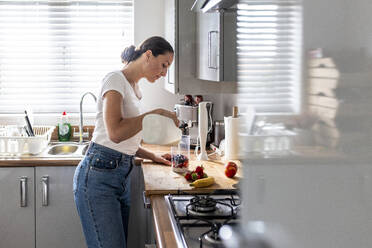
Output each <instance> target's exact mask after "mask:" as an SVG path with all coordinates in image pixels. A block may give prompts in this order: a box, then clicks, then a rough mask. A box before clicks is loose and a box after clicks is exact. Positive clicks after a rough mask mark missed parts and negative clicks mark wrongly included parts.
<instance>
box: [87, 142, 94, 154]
mask: <svg viewBox="0 0 372 248" xmlns="http://www.w3.org/2000/svg"><path fill="white" fill-rule="evenodd" d="M93 143H94V142H93V141H90V142H89V145H88V148H87V152H86V155H88V153H89V151H90V149H91V148H92V146H93Z"/></svg>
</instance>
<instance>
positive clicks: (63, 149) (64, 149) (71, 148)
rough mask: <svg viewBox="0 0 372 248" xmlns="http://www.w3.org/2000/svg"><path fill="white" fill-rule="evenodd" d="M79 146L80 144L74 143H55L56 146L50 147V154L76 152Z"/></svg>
mask: <svg viewBox="0 0 372 248" xmlns="http://www.w3.org/2000/svg"><path fill="white" fill-rule="evenodd" d="M78 148H79V146H78V145H72V144H68V145H55V146H52V147H51V148H50V149H49V151H48V154H50V155H70V154H73V153H75V152H76V151H77V150H78Z"/></svg>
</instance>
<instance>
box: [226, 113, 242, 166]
mask: <svg viewBox="0 0 372 248" xmlns="http://www.w3.org/2000/svg"><path fill="white" fill-rule="evenodd" d="M224 121H225V159H226V160H229V159H239V136H238V132H239V122H240V118H239V117H237V118H232V117H231V116H228V117H224Z"/></svg>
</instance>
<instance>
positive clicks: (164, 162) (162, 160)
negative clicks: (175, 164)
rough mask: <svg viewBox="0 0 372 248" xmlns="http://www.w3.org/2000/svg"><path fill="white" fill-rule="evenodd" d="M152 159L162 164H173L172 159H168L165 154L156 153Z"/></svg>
mask: <svg viewBox="0 0 372 248" xmlns="http://www.w3.org/2000/svg"><path fill="white" fill-rule="evenodd" d="M152 161H154V162H156V163H160V164H165V165H169V166H171V161H169V160H166V159H165V158H164V157H163V156H158V155H155V156H154V157H153V159H152Z"/></svg>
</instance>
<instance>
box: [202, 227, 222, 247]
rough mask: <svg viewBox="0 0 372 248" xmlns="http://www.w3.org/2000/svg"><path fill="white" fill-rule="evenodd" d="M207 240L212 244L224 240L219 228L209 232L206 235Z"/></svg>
mask: <svg viewBox="0 0 372 248" xmlns="http://www.w3.org/2000/svg"><path fill="white" fill-rule="evenodd" d="M204 238H205V240H207V241H208V242H210V243H212V244H221V243H222V241H221V239H220V236H219V235H218V232H217V230H213V232H210V233H207V234H205V235H204Z"/></svg>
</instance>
